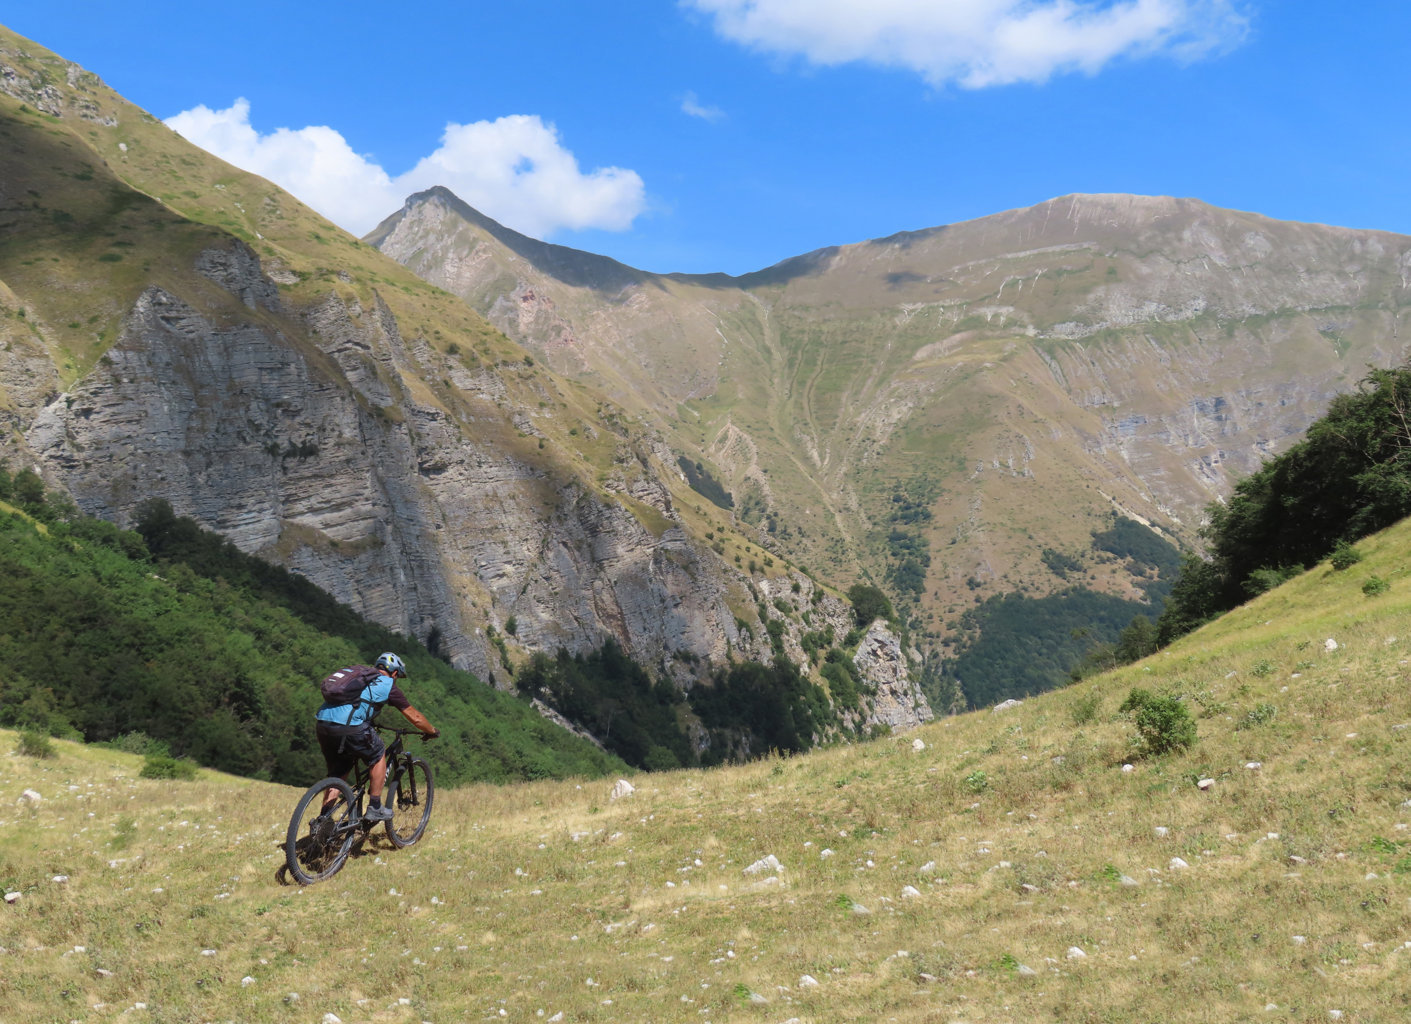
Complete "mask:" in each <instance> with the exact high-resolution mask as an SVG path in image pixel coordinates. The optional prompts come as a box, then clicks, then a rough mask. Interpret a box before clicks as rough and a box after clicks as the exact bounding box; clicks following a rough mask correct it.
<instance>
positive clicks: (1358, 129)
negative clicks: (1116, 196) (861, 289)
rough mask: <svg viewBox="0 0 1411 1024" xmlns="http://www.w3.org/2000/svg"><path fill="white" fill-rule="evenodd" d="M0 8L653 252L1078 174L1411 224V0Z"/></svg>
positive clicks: (371, 175) (128, 77)
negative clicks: (1341, 0)
mask: <svg viewBox="0 0 1411 1024" xmlns="http://www.w3.org/2000/svg"><path fill="white" fill-rule="evenodd" d="M6 7H8V8H10V9H9V10H4V8H6ZM0 22H2V23H4V24H5V25H7V26H8V27H9V28H11V29H12V30H14V31H16V32H19V33H20V34H21V35H24V36H27V37H29V38H31V39H33V40H35V41H36V42H38V43H40V44H42V45H44V46H46V47H48V48H49V49H51V50H54V51H56V52H57V53H59V54H61V55H62V56H64V57H67V58H68V59H70V60H74V61H77V62H78V63H80V64H82V65H83V66H85V67H86V68H88V69H89V70H91V71H94V72H96V73H97V74H98V75H100V76H101V77H102V78H103V79H104V80H105V81H106V82H107V83H108V84H109V85H110V86H112V87H113V88H115V89H116V90H118V91H119V92H120V93H122V94H123V95H124V96H126V97H127V98H128V99H129V100H131V101H133V102H134V103H136V104H138V105H139V106H141V107H143V108H145V109H146V110H148V111H150V112H151V113H153V114H155V115H156V116H158V117H161V118H163V119H168V120H169V122H170V123H172V124H173V125H174V126H176V127H177V128H178V130H180V131H181V132H182V134H183V135H185V136H186V137H187V138H190V139H192V140H193V141H196V142H198V144H200V145H202V146H203V147H204V148H207V149H210V150H212V151H213V152H217V153H218V154H219V155H222V156H224V157H225V158H226V159H229V160H231V162H233V163H237V164H240V165H241V166H244V167H246V168H248V169H250V170H253V171H256V172H257V173H261V174H264V175H265V176H266V177H269V178H271V179H272V180H275V181H277V182H278V183H279V184H281V185H283V186H284V187H286V188H288V189H289V190H290V191H292V192H293V193H294V194H295V195H297V196H299V198H300V199H302V200H304V201H305V202H307V203H309V204H310V205H311V206H314V207H315V208H316V209H319V210H320V211H321V212H323V213H325V214H326V215H328V216H329V217H330V218H331V219H333V220H335V221H336V222H337V223H339V224H341V225H342V226H344V227H346V228H348V229H349V230H351V231H353V232H354V233H355V234H362V233H365V232H366V231H367V230H369V229H370V228H371V227H372V226H373V225H375V224H376V222H377V221H378V220H380V219H381V218H382V217H383V216H386V215H387V214H390V213H392V212H394V211H395V210H396V209H397V208H398V207H399V206H400V204H401V201H402V199H404V198H405V196H406V194H408V193H409V192H411V191H414V190H416V189H420V188H425V187H428V186H429V185H432V184H445V185H447V186H448V187H451V188H452V189H453V190H454V191H456V192H457V193H458V194H460V195H461V196H462V198H464V199H465V200H466V201H467V202H469V203H471V204H472V205H474V206H476V207H478V208H480V209H481V210H483V211H484V212H485V213H487V214H489V215H490V216H492V217H495V218H497V219H499V220H501V221H503V222H504V223H507V224H509V225H510V226H512V227H515V228H518V229H519V230H522V231H525V232H526V233H528V234H532V235H535V236H536V237H541V238H548V239H549V240H551V241H555V242H559V243H561V244H564V245H571V246H575V247H577V248H582V249H587V250H589V251H593V252H600V253H605V254H607V255H610V256H613V257H615V258H617V259H620V260H622V261H623V262H625V263H628V264H631V265H633V266H636V267H640V268H643V269H647V270H655V271H688V272H701V273H704V272H714V271H724V272H727V273H732V274H740V273H746V272H748V271H751V270H757V269H761V268H763V267H765V266H768V265H770V264H773V263H775V262H777V261H779V260H782V259H786V258H788V257H790V256H794V255H798V254H800V253H803V252H807V251H810V250H812V249H816V248H820V247H822V246H826V245H835V244H842V243H846V242H855V241H861V240H863V239H867V238H875V237H880V236H883V235H888V234H891V233H893V232H895V231H902V230H914V229H920V228H925V227H931V226H935V225H939V224H945V223H952V222H955V221H960V220H966V219H969V218H972V217H980V216H984V215H986V214H989V213H996V212H999V211H1001V210H1006V209H1011V208H1014V207H1020V206H1028V205H1032V204H1033V203H1037V202H1041V201H1043V200H1045V199H1048V198H1051V197H1053V196H1058V195H1063V194H1066V193H1069V192H1132V193H1141V194H1160V195H1179V196H1194V197H1196V198H1199V199H1203V200H1205V201H1207V202H1210V203H1213V204H1216V205H1219V206H1227V207H1232V208H1236V209H1242V210H1252V211H1256V212H1259V213H1263V214H1266V215H1268V216H1271V217H1277V218H1281V219H1288V220H1304V221H1316V222H1321V223H1328V224H1338V225H1344V226H1348V227H1360V228H1381V229H1385V230H1389V231H1397V232H1401V233H1406V234H1411V132H1408V131H1407V130H1406V127H1405V125H1406V122H1407V120H1408V116H1407V111H1408V108H1411V85H1408V81H1409V80H1408V77H1407V74H1406V67H1407V64H1408V58H1411V3H1408V2H1406V0H1368V2H1364V3H1361V4H1356V5H1349V4H1344V5H1330V4H1326V3H1315V2H1312V0H1282V2H1280V0H865V2H858V0H681V2H671V0H657V2H648V0H614V2H613V3H608V4H600V3H585V2H569V0H562V2H558V0H546V2H540V3H528V4H503V3H501V4H484V3H465V2H462V3H420V4H406V5H402V6H397V5H389V4H386V3H385V2H384V3H370V2H361V0H348V2H344V3H339V4H325V3H315V2H309V3H303V4H290V3H287V2H283V3H270V2H266V0H245V2H243V3H240V4H221V5H215V4H201V3H192V2H190V0H187V2H184V3H170V2H166V0H146V2H145V3H143V4H142V5H126V4H117V3H113V2H111V0H87V2H79V0H47V2H45V3H42V4H36V3H23V4H21V3H5V4H3V5H0Z"/></svg>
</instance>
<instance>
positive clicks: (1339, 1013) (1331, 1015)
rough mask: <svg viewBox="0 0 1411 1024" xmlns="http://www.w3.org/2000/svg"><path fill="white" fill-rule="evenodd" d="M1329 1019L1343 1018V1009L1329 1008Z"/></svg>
mask: <svg viewBox="0 0 1411 1024" xmlns="http://www.w3.org/2000/svg"><path fill="white" fill-rule="evenodd" d="M1328 1019H1329V1020H1342V1011H1341V1010H1329V1011H1328Z"/></svg>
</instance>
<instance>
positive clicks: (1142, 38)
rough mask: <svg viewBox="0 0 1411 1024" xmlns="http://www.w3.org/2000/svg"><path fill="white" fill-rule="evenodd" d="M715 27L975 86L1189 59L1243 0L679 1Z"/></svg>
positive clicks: (749, 40) (810, 52)
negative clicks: (1145, 60)
mask: <svg viewBox="0 0 1411 1024" xmlns="http://www.w3.org/2000/svg"><path fill="white" fill-rule="evenodd" d="M681 2H682V3H683V4H684V5H685V6H687V7H692V8H695V9H696V10H699V11H701V12H703V13H705V14H707V15H710V16H711V17H712V18H713V21H714V24H715V29H716V31H717V32H718V33H719V34H720V35H722V36H724V37H725V38H726V39H730V40H732V41H734V42H737V43H741V44H743V45H745V46H749V47H753V48H755V49H759V50H762V51H765V52H769V53H777V54H783V55H786V56H801V57H803V58H805V59H806V60H808V61H810V62H812V63H814V64H819V65H824V66H833V65H838V64H848V63H853V62H863V63H870V64H877V65H881V66H884V67H896V68H902V69H904V70H908V71H913V72H915V73H917V74H920V75H921V76H922V77H923V78H925V79H926V81H927V82H929V83H930V84H932V85H935V86H942V85H945V84H947V83H952V82H953V83H956V84H959V85H960V86H962V87H964V88H970V89H979V88H983V87H985V86H992V85H1007V84H1011V83H1015V82H1042V81H1045V80H1046V79H1048V78H1050V77H1051V76H1053V75H1055V74H1059V73H1063V72H1071V71H1080V72H1085V73H1087V74H1094V73H1096V72H1097V71H1099V70H1101V69H1102V68H1103V67H1104V66H1105V65H1107V64H1108V63H1110V62H1111V61H1113V60H1116V59H1118V58H1123V57H1128V58H1135V57H1149V56H1155V55H1163V54H1164V55H1167V56H1171V57H1174V58H1175V59H1178V60H1183V61H1190V60H1196V59H1199V58H1201V57H1205V56H1210V55H1212V54H1214V53H1218V52H1221V51H1224V50H1228V49H1229V48H1231V47H1233V46H1237V45H1238V44H1239V43H1240V42H1242V41H1243V40H1244V37H1245V35H1246V33H1247V32H1248V28H1249V23H1248V19H1247V18H1246V17H1245V16H1244V15H1243V14H1242V13H1241V12H1240V10H1239V9H1238V7H1237V3H1238V0H1117V2H1111V0H945V2H938V0H868V3H865V4H859V3H856V2H855V0H681Z"/></svg>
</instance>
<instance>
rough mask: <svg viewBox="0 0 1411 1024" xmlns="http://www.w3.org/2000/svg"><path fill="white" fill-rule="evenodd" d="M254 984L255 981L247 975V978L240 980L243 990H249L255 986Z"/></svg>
mask: <svg viewBox="0 0 1411 1024" xmlns="http://www.w3.org/2000/svg"><path fill="white" fill-rule="evenodd" d="M254 983H255V979H254V978H252V977H250V976H249V975H248V974H247V975H245V977H243V978H241V979H240V987H241V988H249V987H250V986H251V985H253V984H254Z"/></svg>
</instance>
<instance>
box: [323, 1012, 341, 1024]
mask: <svg viewBox="0 0 1411 1024" xmlns="http://www.w3.org/2000/svg"><path fill="white" fill-rule="evenodd" d="M323 1024H343V1018H342V1017H340V1016H338V1014H336V1013H325V1014H324V1015H323Z"/></svg>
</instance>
